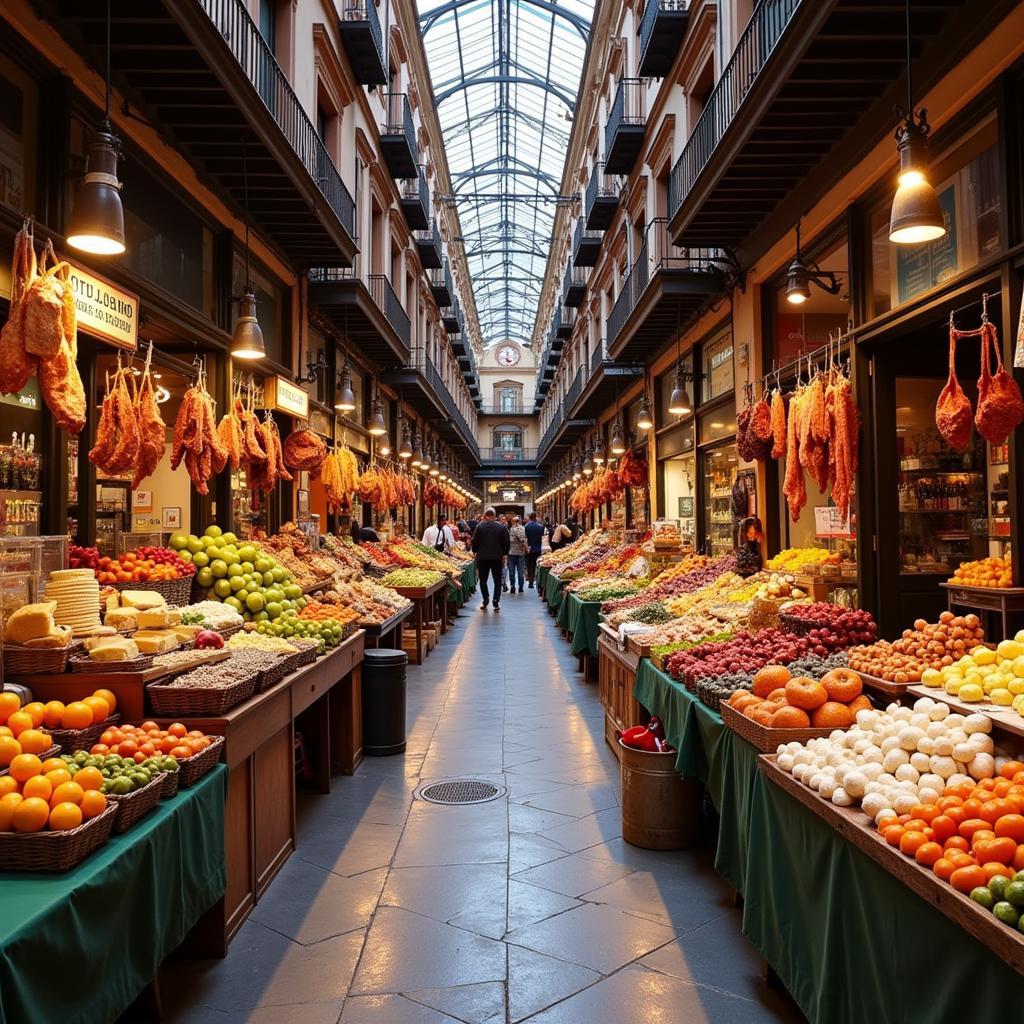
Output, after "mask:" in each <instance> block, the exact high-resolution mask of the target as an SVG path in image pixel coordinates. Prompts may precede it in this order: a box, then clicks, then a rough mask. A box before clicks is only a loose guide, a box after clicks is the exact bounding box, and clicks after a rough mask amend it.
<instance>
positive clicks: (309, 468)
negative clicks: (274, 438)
mask: <svg viewBox="0 0 1024 1024" xmlns="http://www.w3.org/2000/svg"><path fill="white" fill-rule="evenodd" d="M326 458H327V446H326V445H325V444H324V442H323V441H322V440H321V438H320V436H319V435H318V434H316V433H315V432H314V431H312V430H296V431H293V432H292V433H291V434H289V435H288V437H287V438H285V442H284V461H285V463H286V464H287V465H288V466H290V467H291V468H292V469H300V470H305V471H306V472H307V473H309V474H310V475H311V476H312V477H313V479H314V480H315V479H316V478H317V477H318V476H319V475H320V468H321V466H323V464H324V459H326Z"/></svg>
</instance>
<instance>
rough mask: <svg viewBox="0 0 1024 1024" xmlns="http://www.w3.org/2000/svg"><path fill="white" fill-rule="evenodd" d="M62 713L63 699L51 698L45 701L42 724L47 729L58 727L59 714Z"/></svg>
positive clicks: (59, 721)
mask: <svg viewBox="0 0 1024 1024" xmlns="http://www.w3.org/2000/svg"><path fill="white" fill-rule="evenodd" d="M63 714H64V701H62V700H51V701H49V702H47V705H46V708H45V710H44V712H43V725H45V726H46V727H47V729H59V728H60V723H61V716H62V715H63Z"/></svg>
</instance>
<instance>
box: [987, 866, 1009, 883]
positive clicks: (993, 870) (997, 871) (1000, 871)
mask: <svg viewBox="0 0 1024 1024" xmlns="http://www.w3.org/2000/svg"><path fill="white" fill-rule="evenodd" d="M981 870H982V871H984V872H985V874H986V875H988V880H989V881H990V882H991V881H992V879H993V878H995V877H996V875H1002V876H1003V878H1007V877H1010V876H1012V875H1013V869H1012V868H1008V867H1007V866H1006V865H1005V864H1000V863H999V862H998V861H992V863H991V864H982V865H981Z"/></svg>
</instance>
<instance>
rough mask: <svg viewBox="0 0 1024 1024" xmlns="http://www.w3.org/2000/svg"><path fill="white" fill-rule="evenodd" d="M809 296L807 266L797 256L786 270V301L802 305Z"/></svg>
mask: <svg viewBox="0 0 1024 1024" xmlns="http://www.w3.org/2000/svg"><path fill="white" fill-rule="evenodd" d="M810 297H811V279H810V275H809V274H808V271H807V267H806V265H805V264H804V263H803V261H802V260H801V259H800V258H799V257H798V258H797V259H795V260H793V262H792V263H790V265H789V270H788V271H787V272H786V301H787V302H789V303H792V305H794V306H802V305H803V304H804V303H805V302H806V301H807V300H808V299H809V298H810Z"/></svg>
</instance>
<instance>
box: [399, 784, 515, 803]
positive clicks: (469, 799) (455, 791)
mask: <svg viewBox="0 0 1024 1024" xmlns="http://www.w3.org/2000/svg"><path fill="white" fill-rule="evenodd" d="M503 792H504V790H503V789H502V788H501V787H500V786H495V785H494V784H493V783H491V782H481V781H480V780H479V779H446V780H445V781H444V782H431V783H428V784H427V785H426V786H423V787H422V788H421V789H420V790H419V791H418V792H417V794H416V795H417V796H418V797H419V798H420V799H421V800H426V801H427V803H431V804H483V803H487V801H488V800H494V799H495V798H496V797H499V796H501V794H502V793H503Z"/></svg>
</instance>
